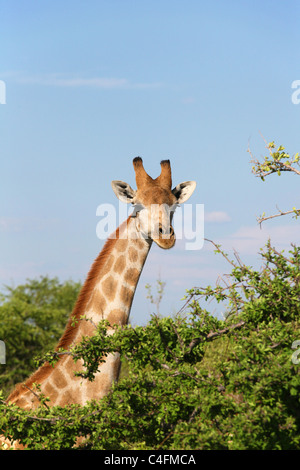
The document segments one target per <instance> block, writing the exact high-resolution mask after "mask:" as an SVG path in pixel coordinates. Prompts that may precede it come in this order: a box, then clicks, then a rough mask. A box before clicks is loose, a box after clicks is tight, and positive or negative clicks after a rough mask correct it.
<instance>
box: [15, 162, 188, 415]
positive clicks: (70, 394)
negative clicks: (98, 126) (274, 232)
mask: <svg viewBox="0 0 300 470" xmlns="http://www.w3.org/2000/svg"><path fill="white" fill-rule="evenodd" d="M133 166H134V170H135V179H136V186H137V189H136V190H133V189H132V188H131V187H130V185H129V184H127V183H124V182H123V181H119V180H118V181H112V183H111V184H112V189H113V191H114V193H115V194H116V196H117V197H118V198H119V199H120V200H121V201H123V202H125V203H127V204H128V203H131V204H132V205H133V207H134V212H133V214H131V215H130V216H129V217H128V219H127V220H125V222H123V223H122V224H121V225H120V226H119V227H118V228H117V230H116V231H115V232H114V233H113V234H112V235H111V236H110V237H109V238H108V240H107V241H106V243H105V245H104V247H103V249H102V251H101V252H100V254H99V255H98V257H97V258H96V260H95V261H94V263H93V264H92V267H91V269H90V271H89V273H88V276H87V279H86V281H85V283H84V284H83V287H82V289H81V292H80V294H79V296H78V299H77V302H76V304H75V307H74V309H73V311H72V313H71V315H70V318H69V321H68V324H67V326H66V329H65V331H64V333H63V335H62V337H61V339H60V340H59V342H58V345H57V347H56V350H58V349H60V348H63V349H65V350H67V349H69V348H70V347H72V346H73V345H75V344H78V343H79V342H80V341H81V339H82V338H83V337H84V336H85V337H86V336H92V335H93V334H94V333H95V324H96V323H97V322H99V321H100V320H101V319H106V320H108V322H109V324H110V325H111V328H110V331H109V332H108V333H113V328H112V326H113V325H116V324H118V325H126V324H127V322H128V318H129V314H130V309H131V305H132V301H133V297H134V293H135V290H136V287H137V283H138V280H139V278H140V275H141V272H142V269H143V266H144V263H145V261H146V258H147V256H148V253H149V250H150V248H151V245H152V243H153V242H155V243H156V244H157V245H158V246H159V247H160V248H162V249H170V248H172V247H173V246H174V244H175V239H176V237H175V233H174V229H173V227H172V216H173V212H174V209H175V207H176V205H178V204H182V203H184V202H186V201H187V200H188V199H189V197H190V196H191V195H192V193H193V192H194V190H195V187H196V183H195V182H194V181H186V182H183V183H180V184H178V185H177V186H176V187H174V188H173V189H172V175H171V166H170V161H169V160H163V161H161V173H160V175H159V176H158V177H157V178H156V179H152V178H151V177H150V176H149V175H148V173H147V172H146V171H145V169H144V166H143V160H142V159H141V158H140V157H136V158H134V159H133ZM82 315H84V316H85V319H83V318H82ZM74 320H76V321H75V322H74ZM87 320H91V321H87ZM81 369H82V363H80V361H78V362H77V363H75V362H74V361H73V359H72V357H71V356H70V355H62V356H60V359H59V360H58V362H57V363H56V364H55V366H54V367H53V366H51V365H50V364H48V363H44V364H43V365H42V366H41V367H40V368H39V369H38V370H37V371H36V372H34V373H33V374H32V375H31V377H29V378H28V379H27V380H26V381H25V382H24V383H21V384H19V385H17V386H16V387H15V389H14V390H13V391H12V393H11V394H10V395H9V397H8V399H7V403H14V404H16V405H17V406H19V407H21V408H24V409H35V408H37V407H38V406H39V405H40V400H39V396H38V393H36V392H35V391H34V384H38V385H39V388H40V392H41V393H42V394H43V395H44V396H46V397H48V399H49V402H48V406H55V405H59V406H65V405H67V404H71V403H77V404H80V405H84V404H85V403H86V402H87V401H89V400H92V399H97V400H99V399H100V398H102V397H103V396H104V395H106V394H107V393H108V392H109V390H110V388H111V386H112V383H113V382H115V381H117V379H118V375H119V369H120V358H119V355H118V354H117V353H116V354H110V355H109V356H107V358H106V360H105V362H103V363H101V364H100V365H99V368H98V372H97V373H96V376H95V379H94V381H93V382H90V381H88V380H82V378H80V377H78V376H75V375H74V372H76V371H78V370H81Z"/></svg>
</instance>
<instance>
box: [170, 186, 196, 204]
mask: <svg viewBox="0 0 300 470" xmlns="http://www.w3.org/2000/svg"><path fill="white" fill-rule="evenodd" d="M195 188H196V181H185V182H184V183H180V184H178V185H177V186H176V187H175V188H174V189H173V190H172V193H173V194H174V196H175V197H176V198H177V203H178V204H183V203H184V202H186V201H187V200H188V199H189V198H190V197H191V195H192V194H193V192H194V191H195Z"/></svg>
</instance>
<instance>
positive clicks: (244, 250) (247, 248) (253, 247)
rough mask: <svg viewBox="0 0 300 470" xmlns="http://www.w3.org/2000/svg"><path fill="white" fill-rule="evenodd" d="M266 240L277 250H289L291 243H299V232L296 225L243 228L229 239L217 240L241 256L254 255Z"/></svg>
mask: <svg viewBox="0 0 300 470" xmlns="http://www.w3.org/2000/svg"><path fill="white" fill-rule="evenodd" d="M268 239H270V240H271V244H272V245H274V246H275V247H276V248H277V249H282V250H283V249H284V250H288V249H290V246H291V243H297V244H299V243H300V231H299V227H298V226H297V224H295V225H279V226H276V227H275V226H271V225H270V226H267V225H265V226H262V228H260V227H259V226H258V225H257V226H244V227H240V228H239V229H238V230H237V231H236V232H234V233H233V234H232V235H230V236H229V237H226V238H223V239H220V240H217V241H216V243H218V244H221V245H222V247H223V248H225V249H227V250H228V249H229V250H232V249H235V250H236V251H237V252H238V253H241V254H250V255H254V254H256V253H258V252H259V250H260V248H263V246H264V245H265V244H266V242H267V241H268Z"/></svg>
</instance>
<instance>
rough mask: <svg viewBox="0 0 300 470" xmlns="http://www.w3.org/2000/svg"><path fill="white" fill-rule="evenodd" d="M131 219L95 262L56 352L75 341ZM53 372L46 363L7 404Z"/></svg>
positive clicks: (112, 238)
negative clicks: (112, 255)
mask: <svg viewBox="0 0 300 470" xmlns="http://www.w3.org/2000/svg"><path fill="white" fill-rule="evenodd" d="M130 218H131V216H129V217H128V219H127V220H126V221H124V222H123V223H122V224H121V225H120V227H118V228H117V229H116V231H115V232H114V233H113V234H112V235H111V236H110V237H109V238H108V239H107V241H106V242H105V244H104V246H103V248H102V250H101V252H100V253H99V255H98V256H97V258H96V259H95V261H94V262H93V264H92V266H91V268H90V271H89V273H88V275H87V278H86V280H85V282H84V284H83V286H82V288H81V291H80V293H79V296H78V298H77V301H76V303H75V306H74V308H73V311H72V312H71V315H70V317H69V320H68V323H67V326H66V328H65V331H64V333H63V335H62V336H61V338H60V340H59V342H58V344H57V346H56V348H55V351H58V350H59V349H67V348H68V347H69V346H70V345H71V344H72V342H73V340H74V339H75V336H76V333H77V329H78V326H79V321H80V317H81V315H82V312H83V311H84V307H85V305H86V304H87V302H88V301H89V299H90V296H91V294H92V291H93V289H94V287H95V284H96V281H97V279H98V278H99V275H100V276H101V267H102V266H104V264H105V262H106V260H107V258H108V256H109V255H110V253H111V252H112V250H113V248H114V245H115V243H116V241H117V240H118V238H119V237H120V231H122V230H123V229H124V227H125V226H127V225H128V223H129V220H130ZM99 271H100V274H99ZM58 363H59V361H58V362H57V363H56V364H55V366H56V365H57V364H58ZM55 366H54V367H55ZM52 370H53V366H51V365H50V364H49V363H48V362H45V363H44V364H43V365H42V366H41V367H39V369H37V370H36V371H35V372H34V373H33V374H32V375H31V376H30V377H29V378H28V379H27V380H26V381H25V382H22V383H19V384H17V385H16V386H15V388H14V390H13V391H12V393H11V394H10V395H9V397H8V398H7V402H9V401H10V400H14V399H15V398H17V397H18V396H19V395H21V394H22V393H25V392H26V391H27V390H28V389H29V390H30V387H32V384H34V383H35V382H38V383H41V382H42V381H43V380H45V379H46V378H47V377H48V376H49V374H50V372H51V371H52Z"/></svg>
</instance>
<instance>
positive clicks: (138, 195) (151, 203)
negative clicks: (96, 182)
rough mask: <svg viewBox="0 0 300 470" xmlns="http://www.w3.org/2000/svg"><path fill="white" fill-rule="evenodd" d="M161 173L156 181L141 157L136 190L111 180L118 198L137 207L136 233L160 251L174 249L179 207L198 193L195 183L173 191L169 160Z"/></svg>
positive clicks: (136, 162) (135, 208) (162, 167)
mask: <svg viewBox="0 0 300 470" xmlns="http://www.w3.org/2000/svg"><path fill="white" fill-rule="evenodd" d="M160 164H161V173H160V175H159V176H158V177H157V178H156V179H152V178H151V176H149V175H148V173H147V172H146V171H145V169H144V167H143V161H142V159H141V158H140V157H136V158H134V160H133V166H134V170H135V179H136V185H137V189H136V190H133V189H132V188H131V187H130V186H129V184H127V183H124V182H123V181H112V188H113V190H114V193H115V194H116V196H117V197H118V198H119V199H120V200H121V201H123V202H126V203H131V204H133V206H134V212H133V214H132V217H134V218H135V221H136V230H137V231H138V232H140V234H141V235H142V236H143V237H144V238H146V239H151V240H153V241H154V242H155V243H157V245H158V246H159V247H161V248H164V249H168V248H172V246H174V244H175V239H176V237H175V233H174V229H173V227H172V217H173V214H174V212H175V209H176V206H178V205H179V204H183V203H184V202H186V201H187V200H188V199H189V197H190V196H191V195H192V193H193V192H194V190H195V187H196V182H195V181H185V182H184V183H180V184H178V185H177V186H176V187H175V188H173V189H172V176H171V166H170V161H169V160H163V161H162V162H161V163H160Z"/></svg>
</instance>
